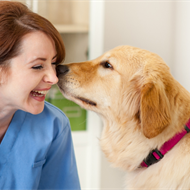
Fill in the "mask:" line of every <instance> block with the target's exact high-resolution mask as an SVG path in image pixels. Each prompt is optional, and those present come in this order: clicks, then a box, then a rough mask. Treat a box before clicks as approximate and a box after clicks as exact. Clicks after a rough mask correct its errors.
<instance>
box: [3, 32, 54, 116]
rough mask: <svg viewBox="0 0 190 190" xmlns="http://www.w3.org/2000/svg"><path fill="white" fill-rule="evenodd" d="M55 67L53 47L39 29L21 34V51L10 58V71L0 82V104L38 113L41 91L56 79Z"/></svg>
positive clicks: (42, 93)
mask: <svg viewBox="0 0 190 190" xmlns="http://www.w3.org/2000/svg"><path fill="white" fill-rule="evenodd" d="M55 67H56V50H55V46H54V43H53V41H52V40H51V39H50V38H49V37H48V36H47V35H46V34H44V33H42V32H39V31H38V32H32V33H29V34H27V35H25V36H24V37H23V40H22V46H21V53H20V55H18V56H17V57H15V58H13V59H11V62H10V75H8V77H7V80H6V82H4V83H3V84H1V85H0V92H1V93H0V100H1V102H2V101H3V104H4V107H5V108H7V109H10V110H17V109H21V110H24V111H26V112H30V113H32V114H38V113H41V112H42V111H43V108H44V100H45V95H46V94H47V92H48V90H50V88H51V86H52V85H53V84H56V83H57V82H58V78H57V76H56V69H55ZM0 105H2V104H0Z"/></svg>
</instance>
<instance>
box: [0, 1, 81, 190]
mask: <svg viewBox="0 0 190 190" xmlns="http://www.w3.org/2000/svg"><path fill="white" fill-rule="evenodd" d="M64 56H65V50H64V45H63V42H62V39H61V37H60V35H59V33H58V32H57V30H56V29H55V28H54V27H53V26H52V24H51V23H50V22H49V21H47V20H46V19H44V18H43V17H41V16H39V15H37V14H35V13H33V12H31V11H30V10H29V9H28V8H27V7H26V6H25V5H23V4H21V3H19V2H10V1H0V142H1V144H0V189H22V190H25V189H63V190H69V189H72V190H79V189H80V184H79V179H78V173H77V168H76V161H75V155H74V151H73V144H72V138H71V131H70V126H69V121H68V119H67V118H66V116H65V115H64V114H63V113H62V112H61V111H60V110H59V109H57V108H56V107H54V106H53V105H51V104H49V103H47V102H45V103H44V100H45V95H46V93H47V92H48V91H49V90H50V88H51V86H52V85H53V84H56V83H57V81H58V79H57V76H56V65H57V64H59V63H61V62H62V61H63V59H64Z"/></svg>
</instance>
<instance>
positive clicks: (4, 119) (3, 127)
mask: <svg viewBox="0 0 190 190" xmlns="http://www.w3.org/2000/svg"><path fill="white" fill-rule="evenodd" d="M14 113H15V111H10V110H6V109H5V108H4V109H0V143H1V141H2V140H3V137H4V135H5V133H6V131H7V129H8V127H9V125H10V123H11V120H12V118H13V115H14Z"/></svg>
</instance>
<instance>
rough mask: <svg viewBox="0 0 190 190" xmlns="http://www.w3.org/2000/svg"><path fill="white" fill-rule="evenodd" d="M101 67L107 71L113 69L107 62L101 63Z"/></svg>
mask: <svg viewBox="0 0 190 190" xmlns="http://www.w3.org/2000/svg"><path fill="white" fill-rule="evenodd" d="M101 65H102V66H103V67H104V68H107V69H113V66H112V65H111V64H110V63H109V62H108V61H103V62H101Z"/></svg>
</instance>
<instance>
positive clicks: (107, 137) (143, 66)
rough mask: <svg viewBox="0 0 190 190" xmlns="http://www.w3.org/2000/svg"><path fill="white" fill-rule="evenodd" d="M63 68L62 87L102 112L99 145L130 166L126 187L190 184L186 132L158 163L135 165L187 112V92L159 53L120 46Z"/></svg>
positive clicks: (116, 160)
mask: <svg viewBox="0 0 190 190" xmlns="http://www.w3.org/2000/svg"><path fill="white" fill-rule="evenodd" d="M109 64H110V65H109ZM65 68H67V69H65V71H64V73H63V72H62V73H61V72H60V73H59V75H58V76H59V82H58V86H59V88H60V90H61V92H62V93H63V95H64V96H65V97H66V98H68V99H70V100H72V101H74V102H76V103H77V104H79V105H80V106H81V107H83V108H85V109H89V110H92V111H95V112H97V113H98V114H99V115H100V117H101V118H102V120H103V123H104V129H103V133H102V137H101V147H102V150H103V152H104V153H105V155H106V157H107V158H108V160H109V161H110V162H111V163H112V164H113V165H114V166H116V167H120V168H122V169H124V170H126V171H129V173H128V175H127V177H126V186H127V189H135V190H137V189H138V190H142V189H146V190H147V189H171V190H175V189H190V180H189V177H190V164H189V162H190V134H187V135H185V136H184V137H183V138H182V140H181V141H180V142H179V143H178V144H177V145H176V146H175V147H174V148H173V149H171V150H170V151H169V152H168V153H167V154H166V155H165V156H164V158H163V159H162V160H161V161H160V162H158V163H156V164H154V165H152V166H150V167H148V168H139V166H140V164H141V162H142V161H143V159H144V158H145V157H146V156H147V155H148V154H149V152H150V151H151V150H152V149H154V148H160V147H161V146H162V145H163V144H164V142H166V141H168V140H169V139H170V138H172V137H173V136H174V135H175V134H176V133H178V132H181V131H182V130H184V124H185V123H186V122H187V121H188V119H189V117H190V94H189V92H188V91H187V90H186V89H184V88H183V87H182V86H181V85H180V84H179V83H178V82H177V81H176V80H175V79H174V78H173V77H172V75H171V73H170V70H169V67H168V66H167V65H166V64H165V63H164V61H163V60H162V59H161V58H160V57H159V56H158V55H156V54H154V53H151V52H149V51H146V50H142V49H139V48H135V47H130V46H120V47H117V48H115V49H113V50H110V51H108V52H106V53H105V54H103V55H102V56H100V57H99V58H97V59H94V60H91V61H86V62H82V63H71V64H68V65H67V67H65Z"/></svg>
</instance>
